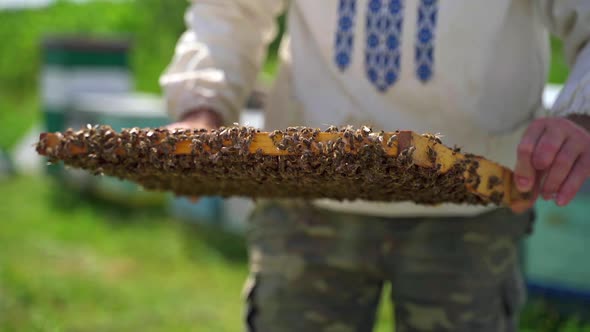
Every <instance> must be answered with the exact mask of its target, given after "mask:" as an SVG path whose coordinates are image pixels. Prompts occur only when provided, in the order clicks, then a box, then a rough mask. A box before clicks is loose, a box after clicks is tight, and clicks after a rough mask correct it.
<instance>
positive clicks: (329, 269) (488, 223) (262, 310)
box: [245, 202, 533, 332]
mask: <svg viewBox="0 0 590 332" xmlns="http://www.w3.org/2000/svg"><path fill="white" fill-rule="evenodd" d="M532 219H533V217H532V214H529V215H522V216H515V215H514V214H512V213H511V212H509V211H508V210H505V209H499V210H495V211H493V212H489V213H486V214H483V215H481V216H478V217H473V218H407V219H403V218H399V219H397V218H396V219H393V218H379V217H366V216H359V215H351V214H344V213H334V212H328V211H325V210H319V209H317V208H314V207H312V206H311V205H309V204H305V203H301V202H289V203H285V202H280V203H279V202H266V203H265V204H262V205H260V206H258V207H257V208H256V210H255V211H254V212H253V215H252V218H251V221H250V224H249V230H248V242H249V247H250V265H251V273H250V276H249V278H248V280H247V282H246V285H245V297H246V301H247V312H246V325H247V329H248V331H255V332H283V331H289V332H290V331H306V332H307V331H309V332H312V331H322V332H356V331H372V329H373V325H374V321H375V316H376V309H377V308H378V304H379V300H380V298H381V293H382V290H383V286H384V285H385V284H386V283H390V284H391V289H392V293H391V296H390V298H391V300H392V301H393V302H394V307H395V322H396V326H395V331H396V332H404V331H469V332H474V331H515V330H516V323H517V315H518V311H519V309H520V306H521V305H522V304H523V302H524V297H525V294H524V287H523V282H522V279H521V274H520V271H519V263H518V260H519V257H518V243H519V241H520V240H521V239H522V238H523V237H524V236H525V234H527V232H528V229H529V228H530V225H531V222H532ZM392 330H393V328H392Z"/></svg>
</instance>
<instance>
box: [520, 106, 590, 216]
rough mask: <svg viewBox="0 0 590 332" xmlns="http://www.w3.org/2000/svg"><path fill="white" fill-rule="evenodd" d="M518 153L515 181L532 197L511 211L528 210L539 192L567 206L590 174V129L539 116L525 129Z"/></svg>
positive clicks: (559, 118)
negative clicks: (539, 117)
mask: <svg viewBox="0 0 590 332" xmlns="http://www.w3.org/2000/svg"><path fill="white" fill-rule="evenodd" d="M582 117H583V118H586V119H585V120H588V118H587V117H586V116H582ZM517 155H518V159H517V163H516V168H515V170H514V181H515V183H516V186H517V188H518V190H519V191H521V192H531V193H532V195H533V196H532V200H531V201H530V202H527V203H518V204H514V205H513V206H512V207H511V208H512V210H513V211H514V212H515V213H522V212H525V211H527V210H528V209H530V208H532V206H533V204H534V202H535V201H536V200H537V198H538V197H539V195H541V196H542V197H543V198H544V199H545V200H549V199H554V200H555V202H556V203H557V205H559V206H565V205H567V204H569V202H570V201H571V200H572V199H573V198H574V197H575V196H576V194H577V192H578V191H579V190H580V188H581V187H582V185H583V184H584V182H585V181H586V180H587V179H588V177H589V176H590V131H588V130H587V129H586V128H584V127H582V126H580V125H578V124H576V123H575V122H574V121H572V120H570V119H567V118H562V117H552V118H544V119H538V120H536V121H534V122H533V123H531V124H530V125H529V127H528V129H527V130H526V132H525V134H524V136H523V138H522V140H521V141H520V144H519V145H518V150H517Z"/></svg>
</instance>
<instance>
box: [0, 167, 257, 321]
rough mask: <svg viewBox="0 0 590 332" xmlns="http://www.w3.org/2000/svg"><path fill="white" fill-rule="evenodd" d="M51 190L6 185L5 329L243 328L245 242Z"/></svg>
mask: <svg viewBox="0 0 590 332" xmlns="http://www.w3.org/2000/svg"><path fill="white" fill-rule="evenodd" d="M52 192H60V190H59V189H58V188H56V187H53V186H51V185H50V184H49V183H48V182H47V181H45V180H40V179H28V178H18V179H14V180H9V181H8V182H5V183H2V185H1V186H0V195H1V197H3V205H2V207H1V208H0V210H1V211H0V212H1V215H2V224H1V226H0V330H2V331H187V330H193V331H236V330H238V327H239V319H240V312H241V303H240V291H241V284H242V281H243V279H244V277H245V276H246V271H247V270H246V264H245V261H246V260H245V257H244V255H245V253H244V250H243V248H241V247H240V244H241V241H236V240H235V239H232V238H231V237H229V236H226V238H225V239H223V240H224V242H225V244H224V245H227V246H229V248H227V247H224V248H223V249H220V248H217V249H216V248H214V247H212V246H214V245H215V244H211V242H210V241H211V238H212V237H211V236H208V237H205V238H204V237H203V236H204V235H205V234H207V233H208V232H207V231H205V230H203V231H200V232H197V230H196V229H194V228H190V227H187V226H186V225H183V224H179V223H177V222H175V221H173V220H170V219H169V218H167V217H166V216H164V215H163V214H161V213H159V212H157V211H147V212H145V213H130V212H124V211H122V210H120V209H116V208H112V207H109V206H108V205H101V204H98V205H96V204H90V203H87V202H85V201H82V200H79V199H77V198H76V197H75V196H74V195H70V194H67V193H62V194H54V193H52ZM209 233H210V232H209ZM227 237H229V238H227ZM217 240H218V243H217V244H220V242H221V240H222V239H220V238H219V236H217ZM236 246H237V247H236ZM232 248H233V249H232Z"/></svg>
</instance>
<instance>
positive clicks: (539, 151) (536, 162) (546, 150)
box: [532, 126, 567, 171]
mask: <svg viewBox="0 0 590 332" xmlns="http://www.w3.org/2000/svg"><path fill="white" fill-rule="evenodd" d="M545 129H546V130H545V131H544V132H543V135H541V138H539V141H538V142H537V145H536V147H535V150H534V151H533V160H532V161H533V167H534V168H535V169H536V170H538V171H546V170H548V169H550V168H551V165H552V164H553V161H554V160H555V157H556V156H557V154H558V153H559V151H560V149H561V146H562V145H563V144H564V142H565V140H566V139H567V133H566V131H565V130H563V129H561V127H559V126H553V127H552V128H547V127H546V128H545Z"/></svg>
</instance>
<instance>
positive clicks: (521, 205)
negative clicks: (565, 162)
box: [510, 172, 544, 214]
mask: <svg viewBox="0 0 590 332" xmlns="http://www.w3.org/2000/svg"><path fill="white" fill-rule="evenodd" d="M536 173H537V174H535V178H536V179H537V181H536V182H535V184H534V186H533V188H532V189H531V190H530V192H531V198H530V200H526V201H517V202H515V203H512V205H511V206H510V208H511V209H512V212H514V213H516V214H521V213H524V212H526V211H528V210H530V209H531V208H532V207H533V206H534V205H535V202H536V201H537V199H538V198H539V189H540V187H541V181H542V180H543V177H544V175H543V172H536Z"/></svg>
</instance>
